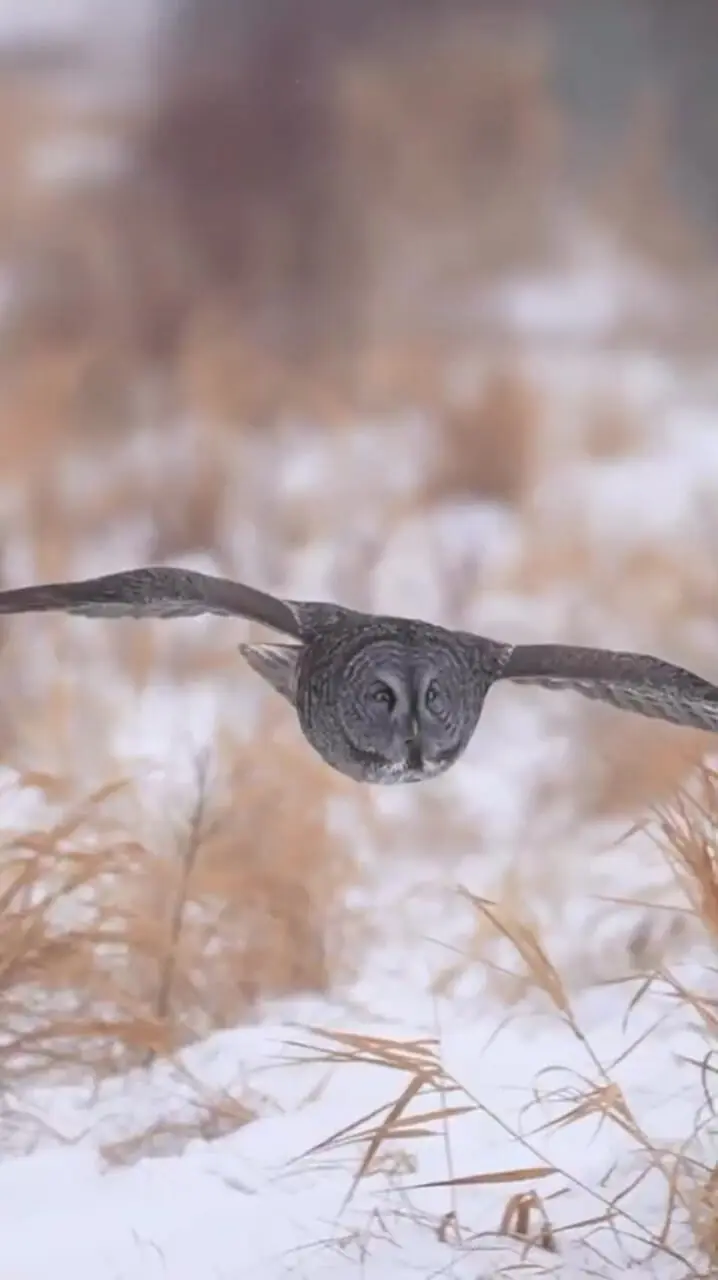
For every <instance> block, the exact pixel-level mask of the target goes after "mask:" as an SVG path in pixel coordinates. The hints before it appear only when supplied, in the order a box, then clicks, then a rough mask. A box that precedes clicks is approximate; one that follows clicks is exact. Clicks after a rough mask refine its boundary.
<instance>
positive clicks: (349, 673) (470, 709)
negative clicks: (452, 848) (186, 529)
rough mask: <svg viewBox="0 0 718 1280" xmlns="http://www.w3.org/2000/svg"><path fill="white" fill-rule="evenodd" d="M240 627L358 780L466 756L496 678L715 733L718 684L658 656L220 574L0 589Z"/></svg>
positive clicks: (278, 686) (323, 747)
mask: <svg viewBox="0 0 718 1280" xmlns="http://www.w3.org/2000/svg"><path fill="white" fill-rule="evenodd" d="M50 612H61V613H69V614H78V615H80V616H83V617H87V618H123V617H130V618H180V617H191V616H196V615H199V614H219V615H221V616H223V617H237V618H246V619H249V620H251V621H253V622H260V623H263V624H264V625H265V626H267V627H269V628H271V629H272V630H274V631H276V632H278V633H281V634H282V635H283V636H284V637H286V638H287V639H288V640H289V643H282V644H243V645H240V646H239V649H240V653H241V654H242V655H243V657H244V658H245V660H246V661H247V662H248V663H249V666H250V667H251V668H252V669H253V670H254V671H255V672H256V673H257V674H258V675H260V676H261V677H262V678H263V679H264V680H265V681H266V682H267V683H268V684H269V685H270V686H271V687H272V689H274V690H275V691H276V692H277V693H278V694H280V695H281V696H282V697H283V698H285V699H286V701H287V702H288V703H289V704H290V705H291V706H292V707H293V708H294V711H295V712H296V715H297V718H298V720H299V725H300V728H301V730H302V733H303V734H304V736H305V738H306V740H307V742H308V743H309V744H310V746H311V747H312V748H313V749H314V750H315V751H316V752H318V754H319V755H320V756H321V758H322V759H323V760H324V761H325V762H326V764H328V765H330V766H331V767H332V768H334V769H337V770H339V772H340V773H343V774H346V775H347V776H348V777H350V778H352V779H354V780H355V781H356V782H367V783H384V784H393V783H403V782H420V781H423V780H426V779H429V778H435V777H438V776H439V775H440V774H443V773H445V772H446V770H447V769H449V768H451V766H452V765H453V764H454V763H455V762H456V761H457V760H458V759H459V758H460V756H461V755H462V754H463V752H464V751H465V750H466V748H467V746H468V744H469V742H470V741H471V738H472V736H473V734H474V731H475V729H476V727H477V725H478V722H479V719H480V717H481V712H482V708H483V705H484V700H485V698H486V695H487V694H488V692H489V690H490V689H491V688H492V687H493V685H494V684H496V682H497V681H500V680H510V681H512V682H517V683H520V684H529V685H539V686H541V687H542V688H546V689H567V690H573V691H574V692H576V693H580V694H583V696H584V697H586V698H593V699H596V700H597V701H600V702H605V703H609V704H610V705H611V706H614V707H618V708H619V709H621V710H623V711H632V712H636V713H637V714H639V715H643V716H653V717H654V718H656V719H658V720H667V721H670V722H671V723H672V724H677V725H690V726H692V727H694V728H698V729H706V730H708V731H709V732H717V731H718V687H717V686H715V685H713V684H711V683H710V682H709V681H707V680H704V679H702V678H701V677H700V676H698V675H694V674H693V672H691V671H686V670H684V669H683V668H682V667H677V666H674V665H673V664H672V663H670V662H664V661H662V660H661V659H659V658H654V657H650V656H649V655H647V654H641V653H626V652H620V651H617V650H612V649H593V648H585V647H582V646H579V645H565V644H531V645H524V644H517V645H513V644H507V643H504V642H502V641H499V640H492V639H489V638H488V637H486V636H479V635H474V634H472V633H471V632H469V631H454V630H449V629H447V628H445V627H441V626H436V625H434V624H432V623H429V622H422V621H420V620H418V619H412V618H398V617H391V616H387V615H381V614H370V613H360V612H357V611H356V610H354V609H347V608H344V607H343V606H341V605H337V604H329V603H326V604H325V603H319V602H309V601H296V600H284V599H280V598H278V597H275V596H272V595H269V594H267V593H265V592H263V591H258V590H256V589H255V588H254V587H250V586H246V585H244V584H243V583H239V582H233V581H231V580H229V579H227V578H218V577H213V576H210V575H207V574H202V573H196V572H193V571H191V570H188V569H177V568H164V567H156V568H155V567H150V568H142V569H130V570H127V571H125V572H122V573H112V574H106V575H104V576H102V577H98V578H89V579H86V580H85V581H82V582H59V583H48V584H45V585H42V586H31V587H20V588H18V589H16V590H11V591H4V592H0V613H3V614H15V613H50Z"/></svg>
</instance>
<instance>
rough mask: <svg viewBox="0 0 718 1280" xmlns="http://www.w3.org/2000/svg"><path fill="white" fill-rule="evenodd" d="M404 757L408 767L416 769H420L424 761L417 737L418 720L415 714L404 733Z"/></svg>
mask: <svg viewBox="0 0 718 1280" xmlns="http://www.w3.org/2000/svg"><path fill="white" fill-rule="evenodd" d="M406 759H407V764H408V765H409V768H410V769H414V770H416V771H419V770H421V769H422V767H423V763H424V761H423V755H422V750H421V741H420V738H419V722H418V720H417V719H416V717H415V716H412V718H411V721H410V723H409V732H408V733H407V735H406Z"/></svg>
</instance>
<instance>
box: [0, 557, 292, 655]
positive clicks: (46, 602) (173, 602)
mask: <svg viewBox="0 0 718 1280" xmlns="http://www.w3.org/2000/svg"><path fill="white" fill-rule="evenodd" d="M0 613H73V614H79V615H80V616H81V617H85V618H189V617H196V616H197V615H199V614H205V613H213V614H221V615H222V616H224V617H235V618H247V619H249V620H250V621H252V622H261V623H264V625H265V626H267V627H272V628H273V629H274V630H275V631H281V632H284V633H285V634H286V635H291V636H294V637H295V638H297V639H299V637H300V630H299V618H298V614H297V612H296V611H295V609H294V607H293V606H292V605H290V604H289V603H287V602H285V601H284V600H279V599H277V598H275V597H274V596H270V595H266V594H265V592H263V591H256V590H255V589H254V588H253V587H247V586H245V585H244V584H243V583H241V582H232V581H231V580H230V579H229V578H215V577H212V576H210V575H209V574H205V573H195V572H193V571H192V570H190V569H172V568H164V567H161V566H159V567H157V568H147V569H128V570H126V571H125V572H123V573H108V574H105V575H104V576H103V577H100V578H87V579H85V580H84V581H83V582H50V583H46V584H43V585H41V586H37V587H18V588H17V589H16V590H14V591H0Z"/></svg>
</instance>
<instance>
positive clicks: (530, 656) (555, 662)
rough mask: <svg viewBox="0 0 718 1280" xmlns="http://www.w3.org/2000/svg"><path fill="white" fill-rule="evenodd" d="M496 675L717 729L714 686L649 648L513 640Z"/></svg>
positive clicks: (674, 721)
mask: <svg viewBox="0 0 718 1280" xmlns="http://www.w3.org/2000/svg"><path fill="white" fill-rule="evenodd" d="M499 678H500V679H502V680H512V681H517V682H519V683H521V684H533V685H539V686H541V687H542V688H544V689H568V690H571V691H573V692H575V693H580V694H582V695H583V696H584V697H585V698H594V699H596V700H597V701H599V702H607V703H609V704H610V705H611V706H614V707H618V708H619V709H620V710H621V711H633V712H636V713H637V714H638V715H642V716H653V717H655V718H657V719H659V720H667V721H670V722H671V723H672V724H678V725H688V726H692V727H693V728H695V729H705V730H707V731H708V732H709V733H718V686H716V685H714V684H711V683H710V682H709V681H708V680H704V679H702V677H701V676H697V675H695V674H694V673H693V672H692V671H686V670H685V669H684V668H683V667H676V666H674V665H673V664H672V663H671V662H663V661H662V660H661V659H660V658H653V657H651V656H650V655H648V654H643V653H626V652H621V651H618V650H611V649H589V648H583V647H581V646H579V645H562V644H536V645H516V646H515V647H514V648H513V649H512V651H511V654H510V656H509V657H508V659H507V661H506V662H505V663H504V665H503V667H502V670H501V672H500V676H499Z"/></svg>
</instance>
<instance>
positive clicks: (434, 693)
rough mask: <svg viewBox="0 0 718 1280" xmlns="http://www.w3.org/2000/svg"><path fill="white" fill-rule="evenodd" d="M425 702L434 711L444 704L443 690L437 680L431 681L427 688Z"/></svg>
mask: <svg viewBox="0 0 718 1280" xmlns="http://www.w3.org/2000/svg"><path fill="white" fill-rule="evenodd" d="M424 702H425V704H426V706H427V707H429V708H430V709H431V708H434V710H436V709H438V708H439V707H440V706H441V702H442V698H441V689H440V688H439V686H438V684H437V683H436V680H430V681H429V683H428V685H427V686H426V692H425V694H424Z"/></svg>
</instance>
